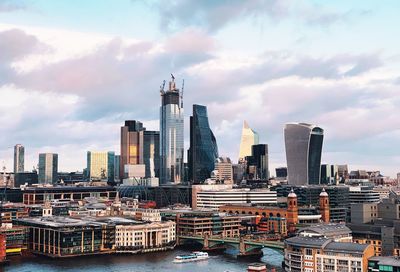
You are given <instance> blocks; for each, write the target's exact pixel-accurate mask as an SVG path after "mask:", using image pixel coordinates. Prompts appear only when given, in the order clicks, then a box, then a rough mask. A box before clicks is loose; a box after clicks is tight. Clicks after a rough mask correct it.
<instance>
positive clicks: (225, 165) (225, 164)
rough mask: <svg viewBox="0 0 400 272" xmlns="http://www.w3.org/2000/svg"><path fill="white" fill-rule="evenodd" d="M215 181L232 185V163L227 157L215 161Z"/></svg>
mask: <svg viewBox="0 0 400 272" xmlns="http://www.w3.org/2000/svg"><path fill="white" fill-rule="evenodd" d="M214 174H215V179H216V180H217V181H218V182H222V183H224V184H232V183H233V168H232V161H231V159H230V158H228V157H219V158H217V159H216V160H215V171H214Z"/></svg>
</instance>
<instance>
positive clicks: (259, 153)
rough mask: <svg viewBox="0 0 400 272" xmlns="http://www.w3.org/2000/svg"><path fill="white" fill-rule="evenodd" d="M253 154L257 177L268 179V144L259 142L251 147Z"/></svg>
mask: <svg viewBox="0 0 400 272" xmlns="http://www.w3.org/2000/svg"><path fill="white" fill-rule="evenodd" d="M251 150H252V151H251V154H252V155H251V156H252V158H253V163H254V165H255V166H256V173H255V174H256V175H255V177H254V178H255V179H260V180H268V179H269V169H268V145H267V144H257V145H253V146H252V147H251Z"/></svg>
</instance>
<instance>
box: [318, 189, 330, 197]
mask: <svg viewBox="0 0 400 272" xmlns="http://www.w3.org/2000/svg"><path fill="white" fill-rule="evenodd" d="M319 196H328V193H327V192H325V188H322V192H321V193H320V194H319Z"/></svg>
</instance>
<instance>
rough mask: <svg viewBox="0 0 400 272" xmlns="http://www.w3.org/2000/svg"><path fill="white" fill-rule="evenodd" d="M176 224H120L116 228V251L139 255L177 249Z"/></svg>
mask: <svg viewBox="0 0 400 272" xmlns="http://www.w3.org/2000/svg"><path fill="white" fill-rule="evenodd" d="M175 225H176V224H175V222H171V221H167V222H152V223H147V224H120V225H117V226H116V227H115V249H116V252H118V253H139V252H152V251H160V250H163V249H172V248H174V247H175V242H176V234H175Z"/></svg>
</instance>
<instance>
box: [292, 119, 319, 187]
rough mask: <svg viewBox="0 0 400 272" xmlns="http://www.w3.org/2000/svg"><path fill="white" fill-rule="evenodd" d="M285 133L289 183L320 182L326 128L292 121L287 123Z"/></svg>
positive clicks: (309, 183)
mask: <svg viewBox="0 0 400 272" xmlns="http://www.w3.org/2000/svg"><path fill="white" fill-rule="evenodd" d="M284 134H285V148H286V161H287V167H288V184H290V185H312V184H319V183H320V174H321V153H322V142H323V139H324V130H323V129H322V128H320V127H317V126H315V125H310V124H305V123H290V124H286V125H285V130H284Z"/></svg>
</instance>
